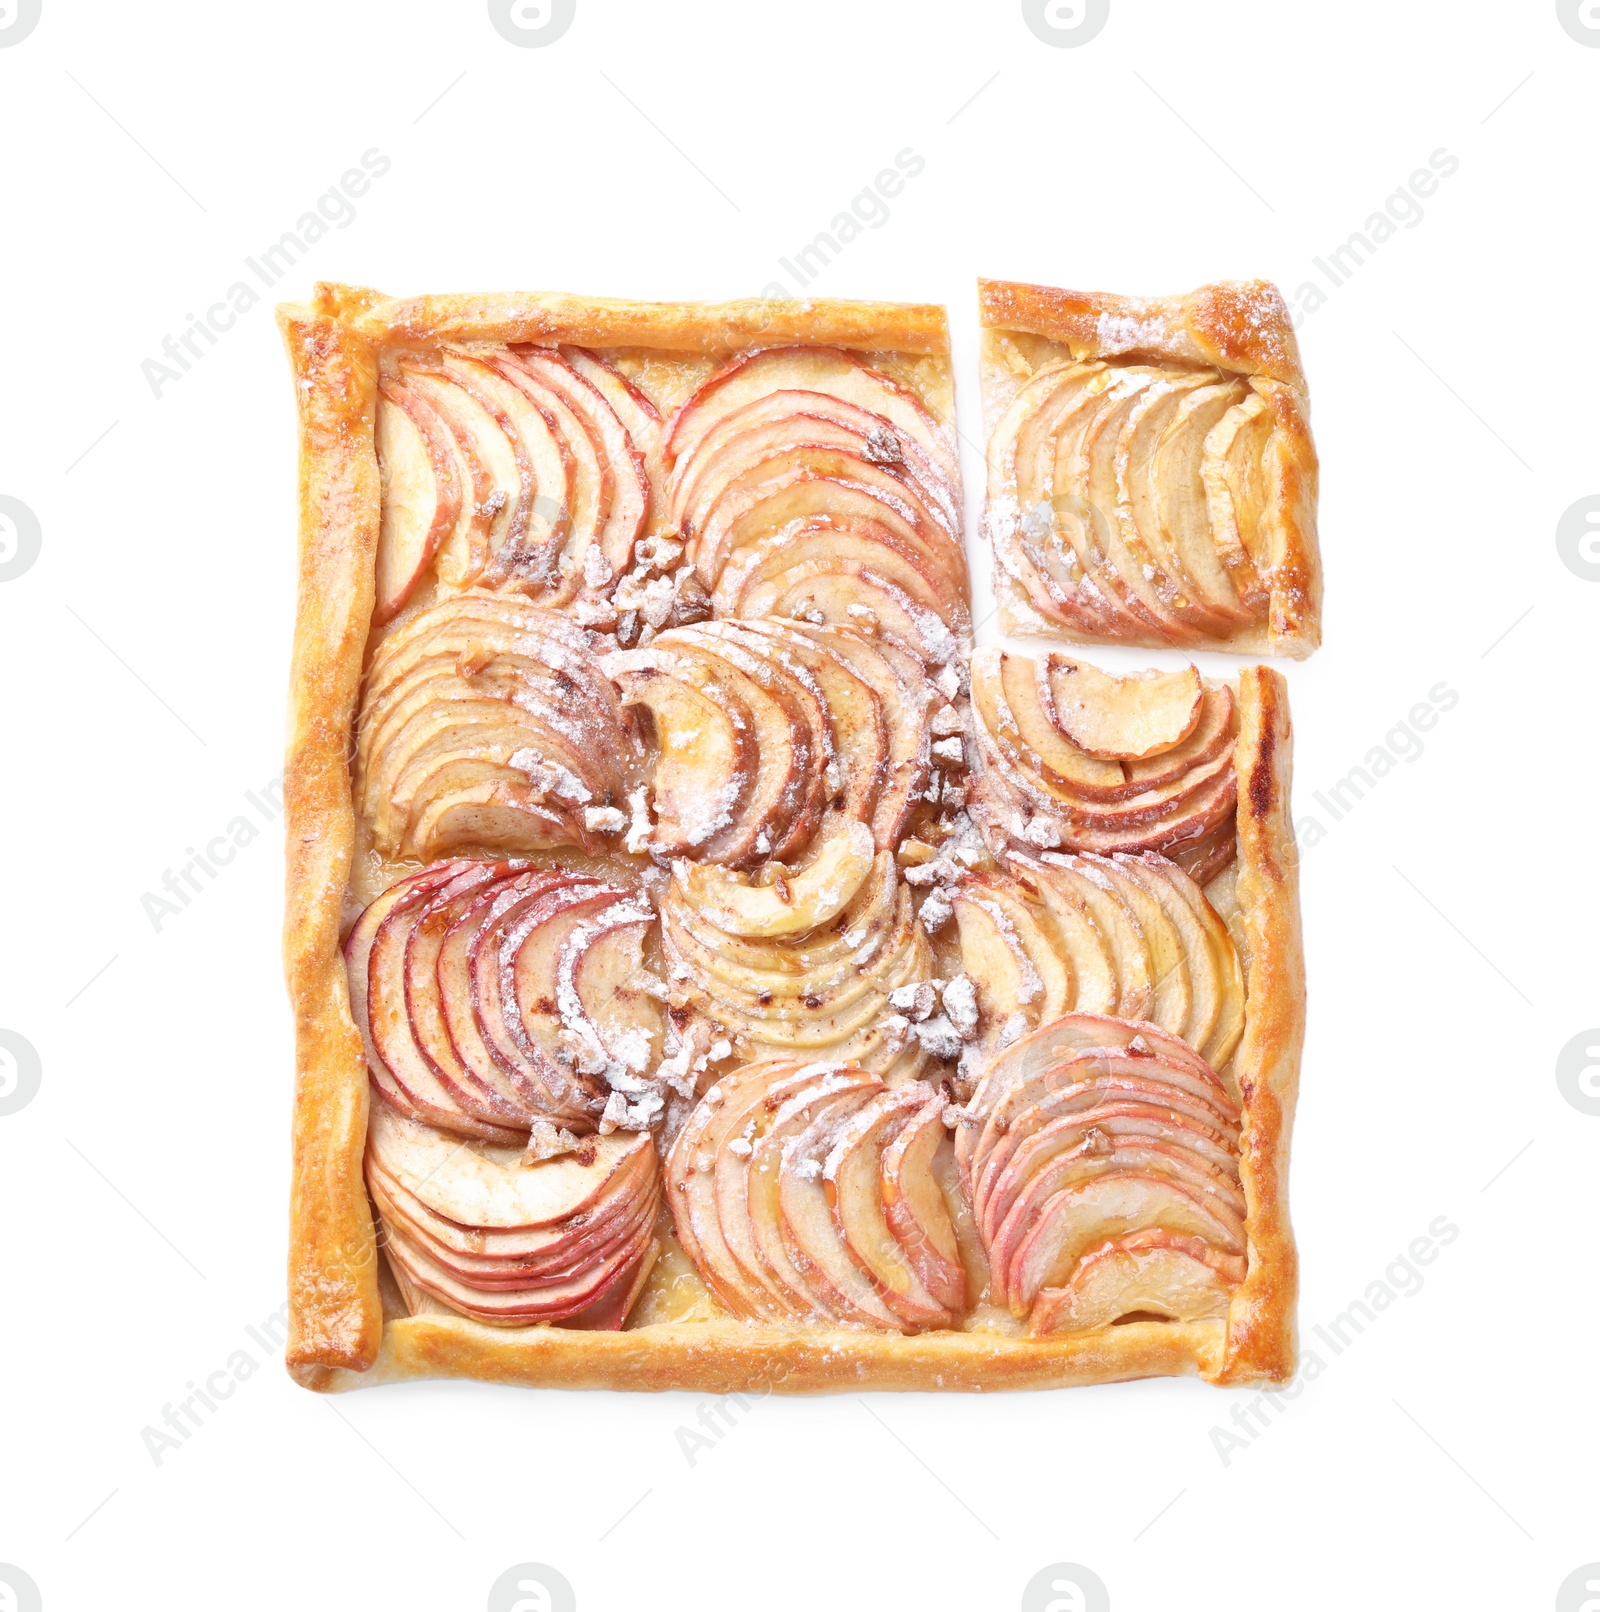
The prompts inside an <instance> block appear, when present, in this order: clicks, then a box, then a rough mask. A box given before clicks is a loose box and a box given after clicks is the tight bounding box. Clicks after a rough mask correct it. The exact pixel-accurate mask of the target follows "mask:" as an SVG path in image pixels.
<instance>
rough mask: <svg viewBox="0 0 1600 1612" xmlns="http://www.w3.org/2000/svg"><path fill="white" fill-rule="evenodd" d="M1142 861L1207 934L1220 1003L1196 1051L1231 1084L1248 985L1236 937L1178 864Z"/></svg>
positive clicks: (1155, 859) (1162, 859)
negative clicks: (1232, 1061) (1229, 1067)
mask: <svg viewBox="0 0 1600 1612" xmlns="http://www.w3.org/2000/svg"><path fill="white" fill-rule="evenodd" d="M1141 860H1142V861H1143V862H1144V863H1145V865H1146V866H1147V867H1150V868H1152V869H1153V870H1154V871H1156V872H1159V873H1160V874H1161V876H1162V877H1163V878H1165V879H1166V880H1167V882H1168V883H1169V884H1170V885H1171V886H1172V887H1173V889H1174V890H1175V891H1176V892H1177V893H1178V895H1179V896H1181V897H1182V899H1183V900H1184V901H1186V902H1187V903H1188V904H1189V907H1190V909H1191V910H1192V911H1193V913H1194V915H1195V917H1196V919H1197V920H1198V921H1199V924H1200V927H1201V929H1202V930H1203V931H1204V933H1205V938H1206V943H1207V945H1208V946H1209V947H1210V950H1211V959H1212V963H1213V965H1214V967H1215V969H1216V976H1217V990H1218V997H1219V1003H1218V1009H1217V1019H1216V1023H1215V1025H1214V1026H1213V1027H1212V1031H1211V1034H1210V1035H1209V1036H1208V1037H1207V1038H1206V1040H1205V1041H1204V1043H1202V1044H1200V1045H1198V1046H1197V1048H1196V1050H1197V1051H1198V1052H1199V1053H1200V1056H1201V1057H1202V1058H1204V1059H1205V1060H1206V1062H1207V1063H1208V1064H1210V1065H1211V1067H1212V1068H1213V1069H1215V1070H1217V1071H1218V1072H1219V1073H1220V1074H1222V1078H1223V1079H1224V1081H1227V1080H1228V1078H1229V1077H1228V1076H1227V1075H1226V1074H1225V1073H1223V1071H1225V1070H1226V1068H1227V1065H1228V1063H1229V1060H1230V1059H1231V1058H1232V1057H1233V1053H1234V1049H1235V1048H1236V1047H1237V1046H1238V1045H1239V1041H1240V1039H1241V1037H1242V1036H1243V1035H1244V1011H1245V982H1244V969H1243V967H1242V966H1241V964H1240V961H1239V952H1238V948H1237V947H1236V946H1235V945H1234V941H1233V936H1232V935H1231V934H1230V933H1229V932H1228V926H1227V925H1226V924H1225V923H1224V922H1223V921H1222V918H1221V917H1220V916H1219V914H1218V913H1217V910H1216V908H1214V907H1213V906H1212V905H1211V903H1210V901H1208V900H1207V899H1206V892H1205V891H1204V890H1202V889H1201V888H1200V885H1199V884H1198V883H1197V882H1196V881H1195V880H1194V879H1192V878H1191V877H1190V876H1189V875H1188V874H1187V873H1185V872H1184V870H1183V869H1182V868H1180V867H1178V866H1177V865H1176V863H1173V862H1169V861H1168V860H1167V859H1166V858H1165V857H1155V856H1152V855H1149V854H1146V855H1145V856H1144V857H1142V858H1141ZM1234 1095H1237V1093H1234Z"/></svg>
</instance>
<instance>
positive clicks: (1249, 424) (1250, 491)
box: [1200, 391, 1272, 615]
mask: <svg viewBox="0 0 1600 1612" xmlns="http://www.w3.org/2000/svg"><path fill="white" fill-rule="evenodd" d="M1271 437H1272V411H1271V409H1270V408H1269V407H1268V405H1267V403H1266V401H1265V400H1264V399H1263V398H1262V397H1260V396H1259V395H1258V394H1257V393H1255V392H1254V391H1252V392H1249V393H1247V394H1246V395H1245V396H1244V397H1243V398H1241V399H1240V400H1239V402H1237V403H1236V404H1234V406H1233V407H1232V408H1231V409H1229V410H1228V412H1227V413H1226V414H1225V415H1223V417H1222V418H1221V419H1220V420H1219V421H1218V422H1217V423H1216V424H1215V425H1214V426H1213V427H1212V428H1211V430H1210V431H1209V432H1208V433H1207V434H1206V440H1205V447H1204V449H1203V450H1202V457H1201V461H1200V480H1201V483H1202V485H1203V486H1204V488H1205V497H1206V512H1207V514H1208V515H1209V517H1210V520H1211V541H1212V543H1213V545H1214V546H1215V547H1216V551H1217V558H1218V559H1219V560H1221V561H1222V566H1223V569H1224V570H1225V571H1226V572H1227V573H1228V579H1229V581H1231V582H1232V583H1233V587H1234V591H1235V592H1236V593H1237V594H1238V595H1239V598H1240V600H1241V602H1242V603H1243V604H1244V606H1245V608H1246V609H1248V610H1251V611H1252V612H1254V613H1255V614H1256V615H1264V614H1265V613H1266V608H1267V605H1268V602H1269V599H1270V588H1269V586H1268V584H1267V582H1266V579H1265V578H1264V577H1263V576H1262V575H1261V573H1260V570H1259V569H1258V567H1257V558H1258V556H1260V557H1261V558H1265V556H1264V555H1263V554H1262V547H1263V545H1262V544H1261V540H1260V537H1259V535H1258V532H1257V523H1258V519H1259V515H1260V511H1261V509H1262V506H1263V505H1264V503H1265V502H1266V498H1265V475H1264V465H1265V461H1266V453H1267V445H1268V442H1269V441H1270V439H1271Z"/></svg>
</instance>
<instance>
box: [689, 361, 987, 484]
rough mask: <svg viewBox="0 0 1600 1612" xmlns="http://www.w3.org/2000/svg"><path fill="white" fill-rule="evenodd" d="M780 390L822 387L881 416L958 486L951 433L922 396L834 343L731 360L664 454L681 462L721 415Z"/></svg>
mask: <svg viewBox="0 0 1600 1612" xmlns="http://www.w3.org/2000/svg"><path fill="white" fill-rule="evenodd" d="M778 391H802V392H822V393H826V394H828V395H830V396H832V397H837V398H842V399H843V400H844V401H845V402H847V403H854V404H855V405H856V406H857V407H858V408H863V409H866V410H868V411H869V412H870V413H873V414H880V415H882V416H883V417H884V418H885V419H886V420H888V421H889V422H890V423H891V424H892V425H893V426H894V427H895V428H896V430H897V431H899V432H901V433H902V434H903V435H905V436H908V437H910V439H911V440H912V441H913V442H915V443H916V444H917V445H918V446H919V447H920V448H921V449H922V451H923V452H924V453H925V454H926V455H927V456H928V458H929V459H930V460H932V462H933V463H934V464H935V465H937V466H938V467H939V468H940V471H941V472H942V474H943V475H944V478H945V480H946V481H947V482H948V483H949V485H950V486H951V487H952V488H954V487H957V486H959V472H958V470H957V467H956V455H955V448H954V446H953V444H952V442H951V439H950V436H949V434H948V433H947V432H946V430H945V428H944V427H943V426H941V425H940V424H939V422H938V421H937V420H935V419H934V417H933V416H932V415H931V414H930V413H929V412H928V410H927V408H926V407H925V406H924V405H923V403H922V402H921V400H920V399H918V398H917V397H915V396H914V395H913V394H912V393H911V392H909V391H907V390H906V389H905V388H904V387H902V386H897V385H896V384H895V383H894V382H893V381H891V380H890V379H889V378H888V376H886V375H884V374H882V373H881V372H879V371H878V370H875V369H872V368H870V367H869V366H868V365H867V364H865V363H863V362H862V360H861V359H859V358H857V357H856V356H855V355H854V354H851V353H847V352H844V351H842V350H840V349H839V348H834V347H770V348H767V349H766V350H765V351H760V352H753V353H744V354H741V355H740V356H739V357H737V358H735V359H732V360H731V361H730V362H729V363H727V364H725V365H724V366H723V367H722V368H721V369H720V370H718V371H717V372H716V374H714V375H712V376H711V377H710V379H709V380H707V381H705V382H704V383H703V384H702V385H701V386H700V387H699V389H698V390H697V391H695V392H694V393H693V394H692V395H691V396H690V397H689V398H688V399H686V400H685V402H684V403H683V404H682V405H681V406H680V407H679V409H678V411H677V413H676V414H675V415H674V416H673V418H672V422H671V424H670V426H669V427H668V431H667V443H666V452H667V458H668V459H669V461H671V462H672V463H674V464H676V462H677V461H678V460H680V459H682V458H684V457H685V456H686V455H687V454H688V453H690V452H691V451H692V450H693V449H694V447H695V445H696V444H697V443H698V442H699V441H700V439H701V437H703V436H704V435H705V433H706V432H707V431H708V430H710V429H711V427H712V426H713V425H715V424H716V423H717V421H718V420H720V419H722V418H723V417H725V416H726V415H728V414H730V413H732V412H733V410H735V409H738V408H742V407H743V406H744V405H745V404H746V403H750V402H753V401H754V400H755V399H757V398H760V397H765V396H766V395H767V394H768V393H770V392H778Z"/></svg>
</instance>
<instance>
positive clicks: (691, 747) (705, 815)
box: [606, 648, 757, 856]
mask: <svg viewBox="0 0 1600 1612" xmlns="http://www.w3.org/2000/svg"><path fill="white" fill-rule="evenodd" d="M606 665H607V667H608V669H610V670H611V672H612V675H613V676H614V677H615V678H616V680H617V686H618V688H620V689H621V691H622V698H623V702H624V704H626V705H636V706H642V707H643V708H644V709H645V710H647V711H648V712H649V713H650V716H651V719H652V722H653V725H654V733H655V740H656V760H655V771H654V774H653V776H652V786H651V787H652V793H653V795H654V812H655V827H654V828H653V830H652V831H651V836H650V847H651V849H652V850H653V851H655V852H656V853H657V854H659V855H662V856H705V855H714V854H717V851H718V850H719V849H720V847H722V846H725V845H728V844H730V843H736V842H735V841H734V840H733V831H734V828H735V826H736V825H737V824H738V823H740V822H741V820H742V818H743V815H744V808H745V805H746V803H747V801H748V800H749V798H750V794H751V791H752V789H753V788H754V783H755V773H756V760H757V754H756V735H755V732H754V729H753V726H752V724H751V722H750V720H749V717H748V714H747V713H746V712H745V711H744V710H743V708H742V707H741V706H738V705H736V704H735V703H734V702H733V701H732V700H731V699H730V698H729V697H728V695H727V693H726V692H725V691H724V690H723V689H722V688H721V687H720V686H719V684H718V683H717V680H716V678H715V676H714V674H713V673H712V672H711V671H710V670H709V669H708V668H707V667H706V666H705V665H704V663H703V662H701V661H697V660H693V659H690V658H688V657H677V656H673V655H670V654H669V653H667V652H666V651H664V650H662V649H658V648H651V649H647V650H637V651H628V652H627V653H626V656H625V657H624V656H622V655H613V656H609V657H607V661H606Z"/></svg>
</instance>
